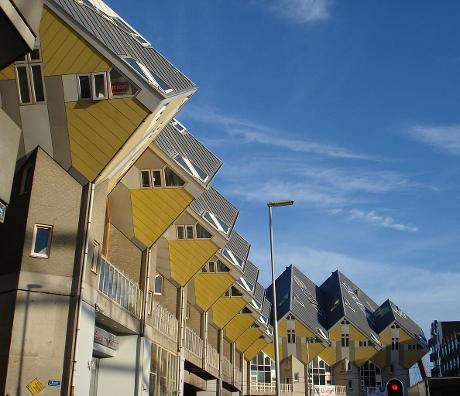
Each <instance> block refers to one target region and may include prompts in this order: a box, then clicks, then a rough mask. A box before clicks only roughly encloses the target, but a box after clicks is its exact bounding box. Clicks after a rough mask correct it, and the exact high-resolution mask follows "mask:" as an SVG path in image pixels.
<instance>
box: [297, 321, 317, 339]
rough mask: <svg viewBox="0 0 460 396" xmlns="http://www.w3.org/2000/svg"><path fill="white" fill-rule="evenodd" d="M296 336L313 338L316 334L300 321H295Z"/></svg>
mask: <svg viewBox="0 0 460 396" xmlns="http://www.w3.org/2000/svg"><path fill="white" fill-rule="evenodd" d="M295 335H296V337H313V336H314V335H315V334H314V333H313V332H312V331H311V330H309V329H308V328H307V327H306V326H304V325H303V324H302V323H301V322H300V321H298V320H296V321H295Z"/></svg>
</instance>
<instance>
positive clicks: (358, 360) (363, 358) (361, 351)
mask: <svg viewBox="0 0 460 396" xmlns="http://www.w3.org/2000/svg"><path fill="white" fill-rule="evenodd" d="M376 354H377V351H376V350H375V348H374V347H357V348H355V360H354V363H355V364H356V366H358V367H361V366H362V365H363V364H364V363H366V362H367V361H368V360H372V361H373V357H374V356H375V355H376Z"/></svg>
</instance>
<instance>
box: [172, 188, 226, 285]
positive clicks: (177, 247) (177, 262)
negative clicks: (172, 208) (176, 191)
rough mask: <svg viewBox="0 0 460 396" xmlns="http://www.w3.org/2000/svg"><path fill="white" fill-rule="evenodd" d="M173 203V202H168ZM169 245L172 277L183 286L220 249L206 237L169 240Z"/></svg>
mask: <svg viewBox="0 0 460 396" xmlns="http://www.w3.org/2000/svg"><path fill="white" fill-rule="evenodd" d="M184 193H185V191H184ZM187 194H188V193H187ZM190 201H191V196H190ZM171 204H173V202H169V203H168V205H171ZM186 206H188V204H187V205H186ZM168 246H169V259H170V266H171V277H172V278H173V279H174V280H175V281H176V282H178V283H179V284H180V285H181V286H185V285H186V284H187V283H188V281H189V280H190V279H192V278H193V276H194V275H195V274H196V273H197V272H198V271H199V270H200V269H201V268H202V267H203V266H204V265H205V264H206V262H207V261H208V260H209V259H210V258H211V257H212V256H213V255H214V254H215V253H216V252H217V250H218V249H219V248H218V247H217V245H216V244H215V243H214V242H212V241H210V240H206V239H203V240H177V241H169V242H168ZM195 287H196V286H195Z"/></svg>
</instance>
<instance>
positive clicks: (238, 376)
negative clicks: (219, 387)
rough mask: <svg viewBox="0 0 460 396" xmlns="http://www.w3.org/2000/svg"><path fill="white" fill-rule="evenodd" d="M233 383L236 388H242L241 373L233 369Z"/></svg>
mask: <svg viewBox="0 0 460 396" xmlns="http://www.w3.org/2000/svg"><path fill="white" fill-rule="evenodd" d="M233 383H234V384H235V385H236V386H242V385H243V372H242V371H241V370H240V369H238V368H236V369H235V379H234V381H233Z"/></svg>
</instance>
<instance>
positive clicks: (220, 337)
mask: <svg viewBox="0 0 460 396" xmlns="http://www.w3.org/2000/svg"><path fill="white" fill-rule="evenodd" d="M217 351H218V352H219V379H218V380H217V396H222V356H223V355H224V331H223V330H222V329H219V330H218V332H217Z"/></svg>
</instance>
